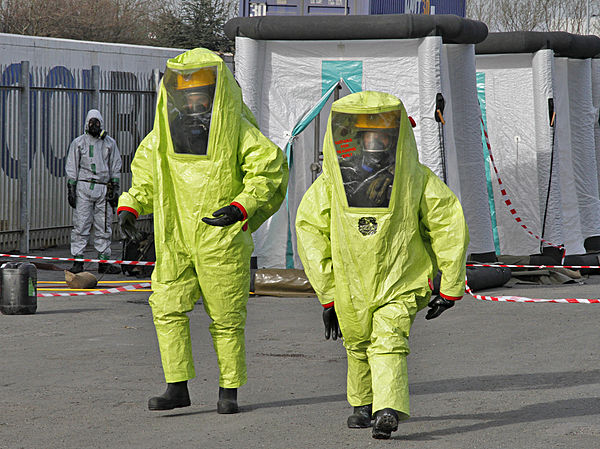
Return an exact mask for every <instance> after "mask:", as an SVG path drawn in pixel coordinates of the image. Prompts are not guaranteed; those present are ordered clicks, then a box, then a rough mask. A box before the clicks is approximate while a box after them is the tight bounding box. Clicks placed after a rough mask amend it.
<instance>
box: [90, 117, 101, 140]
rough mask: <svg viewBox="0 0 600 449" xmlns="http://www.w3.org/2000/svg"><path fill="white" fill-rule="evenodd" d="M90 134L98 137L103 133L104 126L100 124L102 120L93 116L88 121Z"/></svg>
mask: <svg viewBox="0 0 600 449" xmlns="http://www.w3.org/2000/svg"><path fill="white" fill-rule="evenodd" d="M88 134H89V135H90V136H92V137H95V138H96V139H98V138H99V137H100V135H101V134H102V126H101V125H100V120H98V119H97V118H95V117H93V118H91V119H90V121H89V122H88Z"/></svg>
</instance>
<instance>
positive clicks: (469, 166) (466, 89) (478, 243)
mask: <svg viewBox="0 0 600 449" xmlns="http://www.w3.org/2000/svg"><path fill="white" fill-rule="evenodd" d="M444 48H445V50H446V54H447V58H445V59H446V60H447V62H448V67H447V69H445V70H443V74H444V79H446V77H447V78H448V79H449V83H450V84H449V87H448V88H446V89H444V91H445V92H449V93H450V95H449V97H450V102H449V106H450V109H449V110H448V111H447V112H446V114H445V116H446V117H448V119H449V121H448V122H447V125H446V127H450V126H451V127H452V129H453V131H454V133H453V135H454V152H455V155H456V157H455V158H453V160H455V161H456V162H454V163H455V164H456V166H454V165H452V164H450V163H449V169H450V170H449V172H450V173H455V174H456V175H457V176H458V177H459V178H460V184H459V188H460V191H459V192H458V193H457V192H455V193H457V196H458V198H459V199H460V202H461V204H462V207H463V210H464V213H465V218H466V220H467V225H468V226H469V235H470V238H471V241H470V243H469V253H487V252H494V240H493V235H492V219H491V217H490V209H489V204H488V197H487V189H486V178H485V163H484V159H483V151H482V148H481V128H480V124H479V118H480V117H481V109H480V108H479V104H478V101H477V85H476V79H475V50H474V46H473V45H445V46H444ZM446 108H448V106H446Z"/></svg>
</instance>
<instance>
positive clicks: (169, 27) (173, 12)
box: [154, 0, 235, 52]
mask: <svg viewBox="0 0 600 449" xmlns="http://www.w3.org/2000/svg"><path fill="white" fill-rule="evenodd" d="M177 3H178V4H177ZM177 3H173V6H174V7H170V8H167V9H165V10H163V11H162V13H161V14H160V16H159V17H158V20H156V21H155V23H154V36H155V43H156V45H164V46H173V47H181V48H194V47H205V48H208V49H210V50H214V51H218V52H229V51H233V47H234V43H233V41H232V40H231V39H229V38H228V37H227V36H226V35H225V32H224V30H223V27H224V25H225V22H227V20H229V19H230V18H231V17H232V16H233V15H234V14H235V0H180V1H179V2H177Z"/></svg>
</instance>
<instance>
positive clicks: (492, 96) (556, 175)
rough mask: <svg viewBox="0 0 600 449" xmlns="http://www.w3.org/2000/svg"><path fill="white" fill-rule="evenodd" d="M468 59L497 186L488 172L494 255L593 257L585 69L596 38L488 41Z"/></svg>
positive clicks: (599, 43)
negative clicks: (552, 250)
mask: <svg viewBox="0 0 600 449" xmlns="http://www.w3.org/2000/svg"><path fill="white" fill-rule="evenodd" d="M475 51H476V55H477V56H476V64H477V81H478V94H479V101H480V105H481V109H482V117H483V121H484V124H485V126H486V128H487V131H488V135H489V143H490V145H491V151H492V154H493V158H494V162H495V164H496V167H497V169H498V171H499V176H500V177H501V180H502V182H503V184H502V186H500V185H499V184H498V182H497V179H496V178H495V177H496V175H495V174H494V171H493V168H492V167H487V170H486V174H487V183H488V189H489V191H490V194H489V200H490V209H491V211H492V214H491V215H492V225H493V230H494V241H495V248H496V252H497V253H499V254H512V255H524V254H539V253H540V251H542V252H546V251H545V249H546V248H549V247H551V245H557V246H559V245H563V244H564V246H565V249H566V254H567V255H573V254H582V253H585V252H586V249H588V250H598V249H600V246H598V244H597V242H598V238H597V237H598V236H600V200H599V196H598V168H597V159H596V150H595V146H594V124H595V122H596V121H597V111H594V108H593V103H592V69H591V68H592V63H591V59H590V58H591V57H592V56H594V55H595V54H596V53H598V52H600V38H597V37H596V36H577V35H573V34H569V33H564V32H549V33H544V32H510V33H490V34H489V35H488V36H487V38H486V39H485V40H484V41H483V42H481V43H479V44H477V45H476V46H475ZM484 151H487V148H486V145H485V144H484ZM486 161H487V159H486ZM492 191H493V193H492ZM507 201H508V202H509V203H508V207H507ZM524 227H526V228H527V229H526V230H527V231H530V232H525V230H524ZM532 234H533V235H535V236H538V237H540V238H539V239H536V238H532ZM542 239H543V240H544V241H545V242H544V243H543V246H544V247H546V248H543V249H542ZM546 242H548V243H546Z"/></svg>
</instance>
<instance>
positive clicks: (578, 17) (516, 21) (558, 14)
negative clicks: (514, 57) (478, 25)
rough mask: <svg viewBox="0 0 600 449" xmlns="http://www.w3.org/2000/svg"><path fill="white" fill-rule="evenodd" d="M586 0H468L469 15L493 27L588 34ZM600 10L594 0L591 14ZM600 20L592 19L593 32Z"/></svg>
mask: <svg viewBox="0 0 600 449" xmlns="http://www.w3.org/2000/svg"><path fill="white" fill-rule="evenodd" d="M586 13H587V11H586V7H585V4H584V0H560V1H557V0H496V1H493V2H490V1H489V0H467V14H466V15H467V17H469V18H472V19H477V20H480V21H482V22H484V23H485V24H487V26H488V28H489V30H490V31H568V32H570V33H575V34H586V32H587V21H588V17H587V16H586ZM598 14H600V0H590V16H595V15H598ZM598 32H600V24H599V23H598V22H597V21H596V20H592V21H591V22H590V33H596V34H598Z"/></svg>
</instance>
